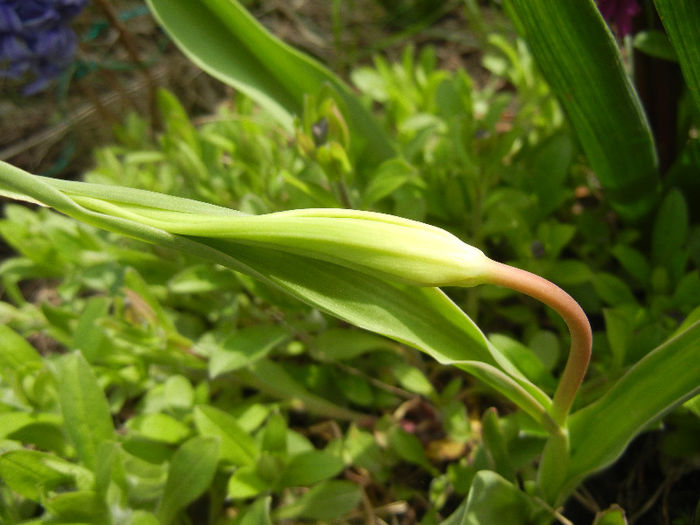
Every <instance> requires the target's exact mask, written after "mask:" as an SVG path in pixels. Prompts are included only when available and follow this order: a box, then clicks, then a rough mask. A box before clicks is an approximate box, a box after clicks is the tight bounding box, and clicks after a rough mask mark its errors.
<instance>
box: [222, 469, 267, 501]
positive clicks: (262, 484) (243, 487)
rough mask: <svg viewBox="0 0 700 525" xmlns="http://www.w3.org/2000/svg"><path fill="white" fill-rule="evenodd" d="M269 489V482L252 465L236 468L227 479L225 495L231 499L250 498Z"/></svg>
mask: <svg viewBox="0 0 700 525" xmlns="http://www.w3.org/2000/svg"><path fill="white" fill-rule="evenodd" d="M268 489H270V484H269V483H268V482H267V481H266V480H265V479H263V478H262V476H260V474H259V473H258V469H257V467H256V466H254V465H247V466H245V467H241V468H238V469H236V471H235V472H234V473H233V476H231V477H230V478H229V480H228V485H227V488H226V495H227V496H228V497H229V498H232V499H245V498H252V497H254V496H257V495H258V494H261V493H263V492H265V491H266V490H268Z"/></svg>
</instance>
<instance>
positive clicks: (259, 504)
mask: <svg viewBox="0 0 700 525" xmlns="http://www.w3.org/2000/svg"><path fill="white" fill-rule="evenodd" d="M271 500H272V497H271V496H265V497H262V498H258V499H256V500H255V502H254V503H253V504H252V505H251V506H250V507H248V508H247V509H246V511H245V514H243V516H242V517H241V519H240V521H238V522H237V525H272V520H271V519H270V502H271Z"/></svg>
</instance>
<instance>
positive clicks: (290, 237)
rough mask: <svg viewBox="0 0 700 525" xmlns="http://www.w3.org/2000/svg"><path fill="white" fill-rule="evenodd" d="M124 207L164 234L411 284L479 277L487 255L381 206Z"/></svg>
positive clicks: (483, 273) (468, 281)
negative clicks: (205, 210)
mask: <svg viewBox="0 0 700 525" xmlns="http://www.w3.org/2000/svg"><path fill="white" fill-rule="evenodd" d="M127 208H128V210H129V211H130V212H135V213H137V214H138V215H139V220H142V221H143V222H145V223H147V224H151V225H152V226H156V227H158V228H161V229H164V230H166V231H168V232H170V233H175V234H180V235H191V236H197V237H212V238H219V239H230V240H231V241H235V242H240V243H243V244H251V245H258V246H266V247H268V248H273V249H277V250H280V251H284V252H288V253H294V254H297V255H301V256H305V257H310V258H315V259H321V260H324V261H329V262H333V263H336V264H339V265H342V266H347V267H350V268H354V269H357V270H364V271H367V272H369V273H373V274H378V275H381V276H383V277H386V278H389V279H394V280H397V281H401V282H405V283H409V284H413V285H416V286H447V285H461V286H465V285H466V286H469V285H475V284H479V283H480V282H483V278H484V277H485V276H486V275H487V270H488V267H489V263H490V262H491V261H490V259H488V258H487V257H486V256H485V255H484V254H483V253H482V252H481V250H479V249H477V248H474V247H473V246H470V245H468V244H465V243H464V242H462V241H461V240H459V239H458V238H457V237H455V236H454V235H452V234H451V233H448V232H446V231H445V230H442V229H440V228H436V227H434V226H429V225H427V224H423V223H421V222H416V221H412V220H408V219H402V218H400V217H395V216H393V215H385V214H382V213H374V212H365V211H357V210H345V209H332V208H319V209H304V210H292V211H285V212H278V213H269V214H265V215H238V216H223V217H222V216H208V215H195V214H183V213H177V212H164V211H159V210H154V209H148V208H133V207H127Z"/></svg>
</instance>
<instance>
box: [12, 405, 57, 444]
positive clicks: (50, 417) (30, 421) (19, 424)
mask: <svg viewBox="0 0 700 525" xmlns="http://www.w3.org/2000/svg"><path fill="white" fill-rule="evenodd" d="M37 423H43V424H46V425H51V426H54V427H59V426H60V425H61V423H62V420H61V418H60V417H58V416H57V415H54V414H44V413H39V414H30V413H28V412H0V439H3V438H6V437H8V436H11V435H12V434H14V433H15V432H19V431H20V430H22V429H24V428H26V427H28V426H31V425H36V424H37ZM54 430H55V429H54Z"/></svg>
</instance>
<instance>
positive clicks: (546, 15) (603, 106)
mask: <svg viewBox="0 0 700 525" xmlns="http://www.w3.org/2000/svg"><path fill="white" fill-rule="evenodd" d="M669 1H671V0H669ZM673 1H675V0H673ZM688 1H692V0H688ZM508 6H509V7H510V12H511V13H512V14H513V15H514V16H515V18H516V22H517V23H518V25H519V27H520V30H521V31H522V32H523V36H524V38H525V40H526V41H527V44H528V46H529V47H530V50H531V51H532V54H533V56H534V58H535V60H536V62H537V65H538V66H539V67H540V69H541V70H542V73H543V74H544V76H545V78H546V79H547V81H548V82H549V84H550V86H551V87H552V90H553V91H554V93H555V94H556V95H557V97H558V98H559V101H560V102H561V104H562V106H564V109H565V110H566V112H567V114H568V116H569V119H570V120H571V123H572V125H573V127H574V129H575V130H576V134H577V135H578V138H579V140H580V141H581V145H582V146H583V149H584V151H585V152H586V155H587V156H588V160H589V162H590V163H591V166H592V167H593V169H594V170H595V174H596V176H597V177H598V179H599V180H600V182H601V185H602V186H603V189H604V190H605V191H606V194H607V197H608V198H609V199H610V200H611V202H612V203H613V205H614V206H615V207H616V209H617V210H618V211H619V212H620V213H621V214H623V215H625V216H626V217H629V218H637V217H639V216H641V215H642V214H643V213H644V212H645V211H646V210H648V209H649V208H650V207H651V205H652V204H653V202H654V198H655V195H656V188H657V186H658V178H657V158H656V150H655V147H654V142H653V138H652V135H651V130H650V127H649V124H648V122H647V120H646V117H645V115H644V112H643V110H642V106H641V103H640V101H639V98H638V97H637V94H636V92H635V91H634V89H633V88H632V85H631V83H630V80H629V78H628V77H627V75H626V74H625V70H624V68H623V65H622V60H621V58H620V53H619V51H618V48H617V44H616V43H615V40H614V38H613V36H612V34H611V33H610V31H609V30H608V29H607V28H606V25H605V22H604V21H603V19H602V17H601V16H600V14H599V13H598V10H597V8H596V6H595V3H594V2H593V0H577V1H561V0H509V1H508Z"/></svg>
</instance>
